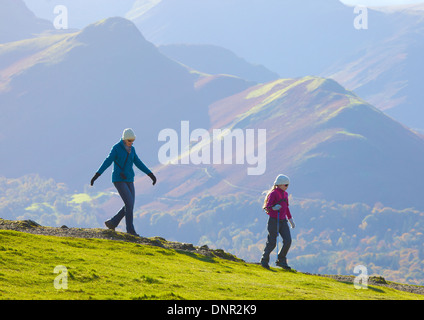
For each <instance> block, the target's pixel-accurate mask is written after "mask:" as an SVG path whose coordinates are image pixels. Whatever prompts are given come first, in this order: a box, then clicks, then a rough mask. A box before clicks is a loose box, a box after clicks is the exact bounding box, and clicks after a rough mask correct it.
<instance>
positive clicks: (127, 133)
mask: <svg viewBox="0 0 424 320" xmlns="http://www.w3.org/2000/svg"><path fill="white" fill-rule="evenodd" d="M132 139H135V134H134V131H133V129H131V128H127V129H125V130H124V132H123V133H122V140H132Z"/></svg>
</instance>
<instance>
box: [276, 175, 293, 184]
mask: <svg viewBox="0 0 424 320" xmlns="http://www.w3.org/2000/svg"><path fill="white" fill-rule="evenodd" d="M281 184H290V179H289V177H287V176H286V175H284V174H279V175H278V176H277V178H276V179H275V182H274V186H278V185H281Z"/></svg>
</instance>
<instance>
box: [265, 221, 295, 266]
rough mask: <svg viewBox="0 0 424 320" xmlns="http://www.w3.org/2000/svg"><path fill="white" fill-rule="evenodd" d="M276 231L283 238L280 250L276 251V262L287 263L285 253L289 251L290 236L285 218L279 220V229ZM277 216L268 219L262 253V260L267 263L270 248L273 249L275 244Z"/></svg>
mask: <svg viewBox="0 0 424 320" xmlns="http://www.w3.org/2000/svg"><path fill="white" fill-rule="evenodd" d="M278 233H280V235H281V238H283V247H282V248H281V250H280V252H279V253H278V258H277V262H278V261H280V262H282V263H284V264H286V263H287V259H286V256H287V253H288V252H289V249H290V246H291V243H292V238H291V234H290V228H289V224H288V221H287V220H285V219H284V220H280V225H279V230H278ZM278 233H277V218H272V217H269V219H268V239H267V242H266V245H265V249H264V253H263V255H262V261H263V262H266V263H268V262H269V255H270V254H271V252H272V250H274V248H275V246H276V245H277V236H278Z"/></svg>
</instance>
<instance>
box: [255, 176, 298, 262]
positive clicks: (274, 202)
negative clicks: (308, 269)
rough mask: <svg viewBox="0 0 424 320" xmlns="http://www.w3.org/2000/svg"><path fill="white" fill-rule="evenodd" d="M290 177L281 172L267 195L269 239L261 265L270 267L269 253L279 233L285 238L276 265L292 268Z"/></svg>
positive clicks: (293, 225)
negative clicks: (290, 250)
mask: <svg viewBox="0 0 424 320" xmlns="http://www.w3.org/2000/svg"><path fill="white" fill-rule="evenodd" d="M289 184H290V179H289V177H287V176H285V175H283V174H280V175H278V176H277V178H276V179H275V182H274V186H273V187H272V188H271V190H269V191H268V194H267V195H266V197H265V201H264V209H265V210H266V213H267V214H268V215H269V219H268V239H267V242H266V246H265V249H264V253H263V255H262V259H261V265H262V266H263V267H264V268H267V269H269V265H268V263H269V255H270V253H271V252H272V250H274V248H275V246H276V244H277V237H278V233H279V234H280V235H281V237H282V238H283V247H282V248H281V251H280V252H279V253H278V257H277V262H276V265H277V266H279V267H282V268H284V269H290V267H289V266H288V264H287V258H286V256H287V252H288V251H289V249H290V245H291V242H292V239H291V234H290V229H289V226H288V223H287V220H288V222H290V225H291V227H292V228H294V227H295V224H294V221H293V218H292V215H291V213H290V209H289V200H288V193H287V192H286V190H287V188H288V187H289Z"/></svg>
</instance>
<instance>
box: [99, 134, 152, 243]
mask: <svg viewBox="0 0 424 320" xmlns="http://www.w3.org/2000/svg"><path fill="white" fill-rule="evenodd" d="M134 140H135V134H134V131H133V130H132V129H130V128H128V129H125V130H124V132H123V133H122V139H121V141H119V142H118V143H117V144H115V145H114V146H113V147H112V149H111V151H110V153H109V156H108V157H107V158H106V159H105V161H104V162H103V164H102V165H101V166H100V168H99V170H97V172H96V174H95V175H94V177H93V178H92V179H91V185H93V184H94V181H95V180H96V179H97V178H98V177H99V176H100V175H101V174H102V173H103V172H104V171H105V170H106V169H107V168H109V166H110V165H111V164H112V162H114V167H113V173H112V182H113V184H114V185H115V188H116V189H117V190H118V193H119V195H120V196H121V198H122V200H123V201H124V206H123V207H122V209H121V210H119V212H118V213H117V214H116V215H115V216H114V217H113V218H112V219H110V220H108V221H106V222H105V225H106V227H108V228H109V229H112V230H115V228H116V227H117V226H118V225H119V223H120V222H121V220H122V218H123V217H124V216H125V223H126V225H127V232H128V233H129V234H132V235H135V236H139V235H138V234H137V233H136V232H135V229H134V225H133V210H134V202H135V192H134V170H133V168H132V167H133V164H135V166H136V167H137V168H139V169H140V170H141V171H143V172H144V173H145V174H147V175H148V176H149V177H150V178H151V179H152V181H153V185H154V184H155V183H156V177H155V176H154V174H153V173H152V172H151V171H150V170H149V169H148V168H147V167H146V166H145V165H144V163H143V162H142V161H141V160H140V158H139V157H138V156H137V154H136V153H135V149H134V147H133V146H132V145H133V143H134Z"/></svg>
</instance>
